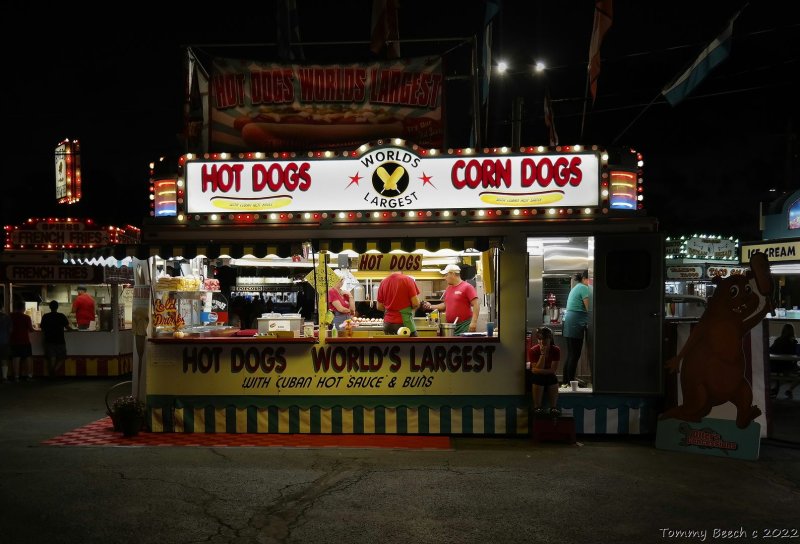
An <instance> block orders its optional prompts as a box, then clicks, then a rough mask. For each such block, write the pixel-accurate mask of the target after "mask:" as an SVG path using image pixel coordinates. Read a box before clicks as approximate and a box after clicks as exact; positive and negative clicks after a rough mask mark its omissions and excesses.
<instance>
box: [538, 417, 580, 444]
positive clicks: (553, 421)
mask: <svg viewBox="0 0 800 544" xmlns="http://www.w3.org/2000/svg"><path fill="white" fill-rule="evenodd" d="M531 438H532V439H533V441H534V442H566V443H567V444H574V443H575V418H574V417H572V416H559V417H552V416H539V417H534V418H533V429H532V434H531Z"/></svg>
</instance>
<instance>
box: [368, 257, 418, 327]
mask: <svg viewBox="0 0 800 544" xmlns="http://www.w3.org/2000/svg"><path fill="white" fill-rule="evenodd" d="M376 299H377V302H378V310H380V311H382V312H384V314H383V333H384V334H397V332H398V331H399V330H400V328H401V327H408V328H409V329H410V330H411V336H419V335H418V334H417V328H416V327H415V326H414V311H415V310H416V309H417V308H419V304H420V300H419V287H418V286H417V282H415V281H414V278H412V277H411V276H406V275H405V274H403V273H402V272H394V273H392V274H389V275H388V276H386V277H385V278H383V281H381V284H380V286H378V296H377V297H376Z"/></svg>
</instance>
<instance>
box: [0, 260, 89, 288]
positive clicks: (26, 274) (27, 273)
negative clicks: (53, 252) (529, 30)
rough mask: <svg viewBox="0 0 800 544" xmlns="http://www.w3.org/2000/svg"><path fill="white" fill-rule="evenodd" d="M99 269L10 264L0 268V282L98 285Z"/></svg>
mask: <svg viewBox="0 0 800 544" xmlns="http://www.w3.org/2000/svg"><path fill="white" fill-rule="evenodd" d="M102 278H103V276H102V273H101V272H99V268H95V267H92V266H71V265H50V264H41V263H35V264H33V263H32V264H10V265H6V266H4V267H2V268H0V280H2V281H8V282H15V283H34V284H39V283H41V284H48V283H99V282H100V281H102Z"/></svg>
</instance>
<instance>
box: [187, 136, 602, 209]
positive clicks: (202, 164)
mask: <svg viewBox="0 0 800 544" xmlns="http://www.w3.org/2000/svg"><path fill="white" fill-rule="evenodd" d="M322 155H323V154H319V153H316V154H312V156H308V157H299V156H298V157H292V158H275V159H269V160H267V159H264V160H260V159H257V158H255V159H253V160H249V159H248V160H205V159H204V160H187V162H186V167H185V184H186V201H187V203H186V211H187V212H188V213H259V212H273V211H274V212H305V211H367V212H370V211H378V210H390V211H397V212H401V211H414V210H425V211H428V210H436V209H481V208H494V209H496V208H531V207H548V206H558V207H592V206H597V205H598V204H599V201H600V159H599V154H598V153H594V152H592V153H564V154H537V153H530V154H522V153H516V154H500V153H498V154H492V155H472V154H466V153H459V154H452V155H447V156H435V155H433V154H430V153H429V152H426V153H425V154H418V153H417V152H416V151H413V150H410V149H407V148H402V147H381V148H375V149H371V150H369V151H367V152H365V153H364V154H362V155H357V154H356V153H350V154H349V155H347V156H344V157H339V158H325V157H323V156H322Z"/></svg>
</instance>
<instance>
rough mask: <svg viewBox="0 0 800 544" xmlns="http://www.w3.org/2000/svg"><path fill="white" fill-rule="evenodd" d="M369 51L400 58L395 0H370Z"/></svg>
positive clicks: (376, 54) (390, 57)
mask: <svg viewBox="0 0 800 544" xmlns="http://www.w3.org/2000/svg"><path fill="white" fill-rule="evenodd" d="M369 49H370V51H372V54H373V55H375V56H380V55H381V53H383V52H384V51H385V52H386V58H389V59H398V58H400V30H399V28H398V24H397V0H372V33H371V43H370V46H369Z"/></svg>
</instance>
